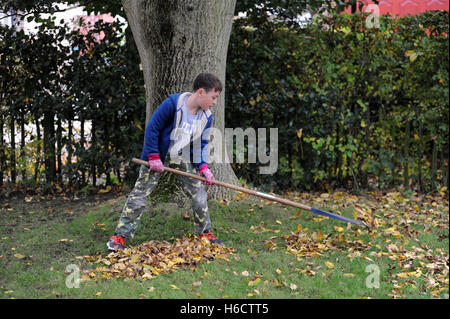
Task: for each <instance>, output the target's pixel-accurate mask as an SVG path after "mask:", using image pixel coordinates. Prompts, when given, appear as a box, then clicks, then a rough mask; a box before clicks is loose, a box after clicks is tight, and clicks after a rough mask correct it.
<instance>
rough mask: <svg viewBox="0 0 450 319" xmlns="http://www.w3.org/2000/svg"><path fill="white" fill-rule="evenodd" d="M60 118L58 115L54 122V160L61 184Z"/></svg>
mask: <svg viewBox="0 0 450 319" xmlns="http://www.w3.org/2000/svg"><path fill="white" fill-rule="evenodd" d="M61 125H62V124H61V118H60V117H59V116H58V120H57V124H56V161H57V171H56V172H57V181H58V184H60V185H62V181H63V179H62V158H61V156H62V126H61Z"/></svg>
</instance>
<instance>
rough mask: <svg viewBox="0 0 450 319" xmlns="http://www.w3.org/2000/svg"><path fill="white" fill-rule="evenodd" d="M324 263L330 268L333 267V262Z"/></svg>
mask: <svg viewBox="0 0 450 319" xmlns="http://www.w3.org/2000/svg"><path fill="white" fill-rule="evenodd" d="M325 265H327V267H328V268H330V269H333V268H334V264H333V263H332V262H329V261H326V262H325Z"/></svg>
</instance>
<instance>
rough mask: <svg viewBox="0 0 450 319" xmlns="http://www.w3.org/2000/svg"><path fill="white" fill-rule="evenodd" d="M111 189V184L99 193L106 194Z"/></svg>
mask: <svg viewBox="0 0 450 319" xmlns="http://www.w3.org/2000/svg"><path fill="white" fill-rule="evenodd" d="M110 191H111V186H107V187H106V188H104V189H101V190H99V191H98V193H99V194H106V193H109V192H110Z"/></svg>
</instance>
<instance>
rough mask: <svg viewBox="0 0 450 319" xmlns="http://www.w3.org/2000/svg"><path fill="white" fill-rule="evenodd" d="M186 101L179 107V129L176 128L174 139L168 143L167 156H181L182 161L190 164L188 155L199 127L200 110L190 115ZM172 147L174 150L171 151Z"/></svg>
mask: <svg viewBox="0 0 450 319" xmlns="http://www.w3.org/2000/svg"><path fill="white" fill-rule="evenodd" d="M186 99H187V97H186V98H185V99H184V101H183V105H182V107H181V121H180V125H179V127H178V128H177V132H176V134H175V139H174V140H171V141H170V147H169V154H170V155H171V156H172V157H173V155H175V154H178V155H179V156H181V155H182V161H188V162H190V160H191V159H190V153H191V151H192V147H193V146H192V137H193V135H194V133H195V131H196V129H197V126H198V125H200V118H201V116H202V110H201V109H199V110H198V111H197V113H195V114H191V113H190V112H189V111H188V109H187V106H186ZM174 145H175V147H176V149H173V147H174ZM189 147H190V148H189ZM183 148H184V149H183ZM177 151H178V152H177ZM172 159H173V158H172Z"/></svg>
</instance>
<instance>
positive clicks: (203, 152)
mask: <svg viewBox="0 0 450 319" xmlns="http://www.w3.org/2000/svg"><path fill="white" fill-rule="evenodd" d="M211 124H212V116H211V120H209V121H208V123H207V124H206V127H205V130H204V131H203V133H202V137H201V144H200V163H196V165H197V169H200V168H201V167H202V166H203V165H205V164H208V143H209V136H210V133H211Z"/></svg>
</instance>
